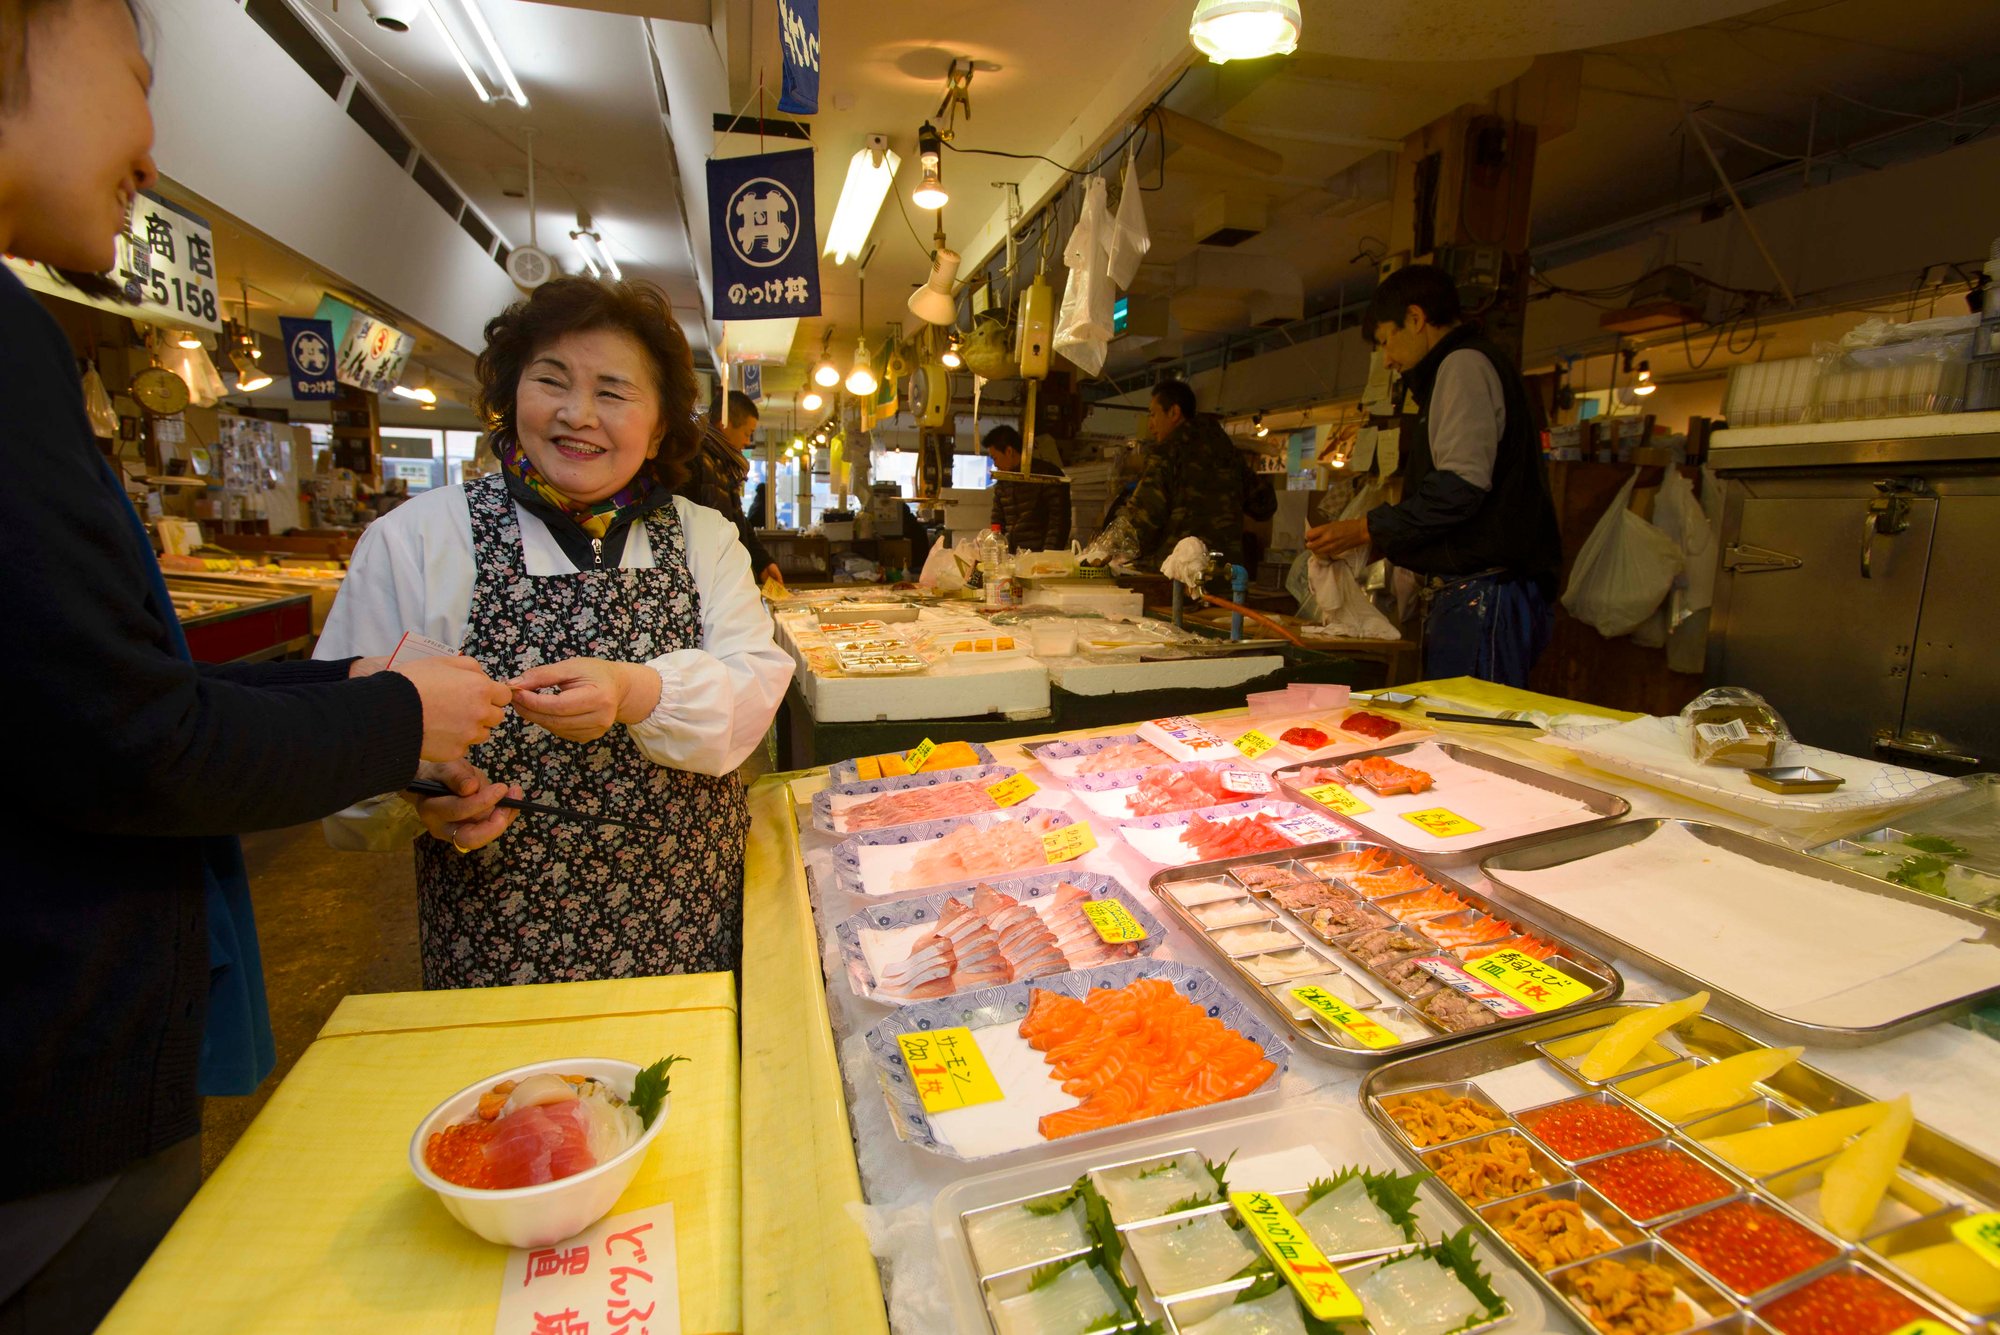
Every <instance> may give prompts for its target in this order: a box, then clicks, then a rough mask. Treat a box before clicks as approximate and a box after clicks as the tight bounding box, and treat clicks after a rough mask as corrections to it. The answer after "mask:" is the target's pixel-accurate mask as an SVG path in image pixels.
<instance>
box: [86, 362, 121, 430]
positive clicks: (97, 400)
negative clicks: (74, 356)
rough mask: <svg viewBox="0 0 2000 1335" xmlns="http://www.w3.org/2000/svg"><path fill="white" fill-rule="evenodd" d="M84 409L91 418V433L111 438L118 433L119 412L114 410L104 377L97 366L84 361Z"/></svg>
mask: <svg viewBox="0 0 2000 1335" xmlns="http://www.w3.org/2000/svg"><path fill="white" fill-rule="evenodd" d="M83 410H84V412H85V413H86V414H87V415H88V416H89V418H90V434H91V435H93V436H102V437H103V438H104V439H106V440H110V439H112V438H114V437H115V436H117V434H118V414H117V413H116V412H114V411H113V410H112V407H111V395H110V394H109V393H107V392H106V391H105V388H104V377H103V376H101V375H99V374H98V373H97V368H96V367H95V366H93V365H91V364H90V363H88V362H86V363H84V371H83Z"/></svg>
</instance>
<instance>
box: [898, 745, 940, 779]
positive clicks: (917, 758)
mask: <svg viewBox="0 0 2000 1335" xmlns="http://www.w3.org/2000/svg"><path fill="white" fill-rule="evenodd" d="M935 750H937V743H936V742H934V741H932V740H931V739H930V738H928V737H926V738H924V739H923V740H922V741H921V742H918V743H917V744H916V745H915V746H913V747H911V748H910V754H909V755H907V756H905V757H904V761H905V762H906V763H907V764H908V765H909V767H910V773H912V774H920V773H922V772H923V768H924V762H925V761H926V760H929V759H930V758H931V752H933V751H935Z"/></svg>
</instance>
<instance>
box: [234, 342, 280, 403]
mask: <svg viewBox="0 0 2000 1335" xmlns="http://www.w3.org/2000/svg"><path fill="white" fill-rule="evenodd" d="M229 360H230V362H231V363H232V364H233V365H234V366H235V367H236V392H237V393H238V394H248V393H250V392H251V391H252V390H259V389H262V388H264V386H266V385H268V384H270V383H271V373H270V372H269V371H266V370H265V369H264V368H263V367H261V366H259V365H258V364H257V362H256V359H255V358H254V357H253V356H252V355H251V354H249V353H247V352H243V351H241V350H239V351H236V352H232V353H230V354H229Z"/></svg>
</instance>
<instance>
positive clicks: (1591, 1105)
mask: <svg viewBox="0 0 2000 1335" xmlns="http://www.w3.org/2000/svg"><path fill="white" fill-rule="evenodd" d="M1524 1125H1526V1126H1527V1128H1528V1130H1530V1131H1532V1132H1534V1133H1535V1135H1536V1137H1537V1138H1538V1139H1540V1141H1541V1142H1542V1143H1543V1144H1544V1145H1547V1146H1548V1147H1549V1148H1550V1149H1552V1150H1554V1151H1555V1152H1556V1153H1557V1154H1560V1155H1562V1156H1563V1158H1565V1159H1588V1158H1589V1157H1590V1156H1592V1155H1593V1154H1609V1153H1610V1152H1611V1151H1613V1150H1622V1149H1624V1148H1625V1147H1626V1146H1627V1145H1638V1144H1642V1143H1643V1142H1645V1141H1648V1140H1656V1139H1658V1138H1659V1134H1660V1133H1659V1132H1658V1131H1656V1130H1654V1129H1653V1124H1652V1123H1651V1122H1648V1121H1647V1120H1646V1119H1645V1118H1643V1117H1641V1116H1639V1114H1637V1113H1635V1112H1633V1111H1632V1110H1631V1109H1629V1108H1620V1107H1618V1106H1617V1105H1616V1104H1610V1103H1599V1102H1596V1101H1594V1100H1591V1099H1571V1100H1570V1101H1569V1102H1568V1103H1558V1104H1557V1105H1556V1106H1555V1107H1553V1108H1550V1109H1548V1110H1547V1111H1546V1112H1543V1113H1540V1114H1537V1115H1536V1116H1535V1117H1534V1119H1533V1120H1532V1121H1528V1122H1525V1123H1524Z"/></svg>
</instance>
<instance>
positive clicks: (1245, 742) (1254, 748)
mask: <svg viewBox="0 0 2000 1335" xmlns="http://www.w3.org/2000/svg"><path fill="white" fill-rule="evenodd" d="M1276 745H1277V743H1276V742H1274V741H1272V740H1271V739H1270V738H1269V737H1266V736H1265V735H1264V734H1263V733H1261V732H1258V731H1257V730H1256V729H1255V728H1252V729H1251V730H1250V731H1249V732H1246V733H1244V734H1243V735H1242V736H1241V737H1238V738H1237V739H1236V749H1237V750H1238V751H1241V752H1242V753H1243V754H1244V755H1245V756H1246V757H1247V758H1249V759H1251V760H1255V759H1256V758H1257V757H1258V756H1261V755H1263V754H1264V753H1265V752H1266V751H1268V750H1270V749H1271V748H1272V747H1274V746H1276Z"/></svg>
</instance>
